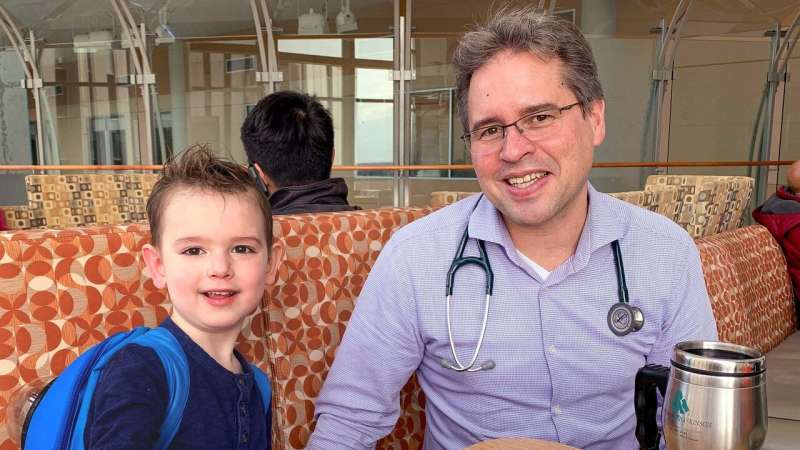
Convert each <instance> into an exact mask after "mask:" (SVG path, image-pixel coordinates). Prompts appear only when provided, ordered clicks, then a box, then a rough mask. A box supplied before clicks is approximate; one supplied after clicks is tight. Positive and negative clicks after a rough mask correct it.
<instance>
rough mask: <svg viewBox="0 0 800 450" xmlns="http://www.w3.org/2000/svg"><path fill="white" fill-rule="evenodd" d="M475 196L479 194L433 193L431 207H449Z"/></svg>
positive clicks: (458, 192)
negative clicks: (451, 204)
mask: <svg viewBox="0 0 800 450" xmlns="http://www.w3.org/2000/svg"><path fill="white" fill-rule="evenodd" d="M475 194H477V192H460V191H434V192H431V206H433V207H439V206H445V205H449V204H450V203H455V202H457V201H459V200H462V199H465V198H467V197H469V196H470V195H475Z"/></svg>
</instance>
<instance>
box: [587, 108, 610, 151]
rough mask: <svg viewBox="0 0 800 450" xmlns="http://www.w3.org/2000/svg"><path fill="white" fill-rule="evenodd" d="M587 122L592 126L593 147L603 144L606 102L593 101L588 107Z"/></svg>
mask: <svg viewBox="0 0 800 450" xmlns="http://www.w3.org/2000/svg"><path fill="white" fill-rule="evenodd" d="M588 119H589V122H590V123H591V125H592V144H594V146H595V147H597V146H598V145H600V144H602V143H603V140H605V138H606V102H605V100H602V99H598V100H594V101H593V102H592V103H591V105H590V110H589V115H588Z"/></svg>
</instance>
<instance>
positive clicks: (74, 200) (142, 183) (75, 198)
mask: <svg viewBox="0 0 800 450" xmlns="http://www.w3.org/2000/svg"><path fill="white" fill-rule="evenodd" d="M158 176H159V175H157V174H117V175H97V174H93V175H28V176H26V177H25V185H26V190H27V192H28V207H29V208H30V211H31V226H32V227H47V228H64V227H70V226H82V225H96V224H121V223H127V222H132V221H141V220H145V219H146V218H147V217H146V214H145V206H146V202H147V196H148V195H150V192H151V191H152V189H153V184H155V181H156V180H157V179H158Z"/></svg>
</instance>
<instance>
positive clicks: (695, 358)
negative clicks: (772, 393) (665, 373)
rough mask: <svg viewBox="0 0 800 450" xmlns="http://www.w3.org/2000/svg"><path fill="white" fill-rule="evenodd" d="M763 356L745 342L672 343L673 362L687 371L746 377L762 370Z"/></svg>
mask: <svg viewBox="0 0 800 450" xmlns="http://www.w3.org/2000/svg"><path fill="white" fill-rule="evenodd" d="M765 362H766V358H765V357H764V354H763V353H761V352H760V351H759V350H757V349H754V348H752V347H745V346H744V345H737V344H730V343H727V342H715V341H684V342H680V343H678V344H677V345H675V349H674V350H673V354H672V363H673V364H674V365H676V366H678V367H680V368H682V369H684V370H688V371H690V372H695V373H700V374H705V375H718V376H720V375H721V376H735V377H746V376H753V375H758V374H760V373H763V372H764V370H765V369H766V365H765Z"/></svg>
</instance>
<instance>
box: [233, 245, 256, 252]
mask: <svg viewBox="0 0 800 450" xmlns="http://www.w3.org/2000/svg"><path fill="white" fill-rule="evenodd" d="M233 253H255V250H253V247H250V246H248V245H237V246H235V247H233Z"/></svg>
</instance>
